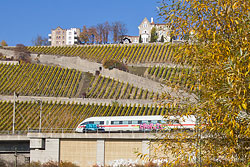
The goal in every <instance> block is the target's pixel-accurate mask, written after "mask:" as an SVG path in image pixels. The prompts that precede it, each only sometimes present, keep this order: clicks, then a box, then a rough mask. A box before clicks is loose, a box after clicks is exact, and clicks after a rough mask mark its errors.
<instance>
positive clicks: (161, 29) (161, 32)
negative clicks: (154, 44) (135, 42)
mask: <svg viewBox="0 0 250 167" xmlns="http://www.w3.org/2000/svg"><path fill="white" fill-rule="evenodd" d="M153 27H155V28H156V33H157V35H158V39H157V41H159V42H160V41H161V38H162V36H163V38H164V42H170V40H171V37H170V32H171V28H170V26H169V25H168V24H165V23H160V24H159V23H154V20H153V17H151V21H150V22H149V21H148V19H147V18H146V17H145V18H144V19H143V21H142V22H141V24H140V25H139V26H138V28H139V36H141V40H142V43H149V42H150V39H151V30H152V28H153Z"/></svg>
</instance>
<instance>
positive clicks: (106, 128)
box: [105, 120, 110, 132]
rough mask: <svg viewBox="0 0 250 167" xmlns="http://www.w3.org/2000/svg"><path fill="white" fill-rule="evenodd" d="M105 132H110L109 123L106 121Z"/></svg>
mask: <svg viewBox="0 0 250 167" xmlns="http://www.w3.org/2000/svg"><path fill="white" fill-rule="evenodd" d="M105 131H107V132H109V131H110V121H109V120H106V122H105Z"/></svg>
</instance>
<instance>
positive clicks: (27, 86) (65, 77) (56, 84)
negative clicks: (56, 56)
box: [0, 64, 84, 97]
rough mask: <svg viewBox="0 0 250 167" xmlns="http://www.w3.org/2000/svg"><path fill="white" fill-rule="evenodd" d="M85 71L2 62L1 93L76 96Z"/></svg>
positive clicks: (0, 71)
mask: <svg viewBox="0 0 250 167" xmlns="http://www.w3.org/2000/svg"><path fill="white" fill-rule="evenodd" d="M83 75H84V73H82V72H80V71H78V70H75V69H65V68H61V67H57V66H46V65H38V64H20V65H6V64H0V93H1V94H2V95H13V93H14V91H15V92H16V93H18V94H20V95H25V96H28V95H35V96H66V97H74V96H75V95H76V93H77V89H78V87H79V82H80V80H81V78H82V77H83Z"/></svg>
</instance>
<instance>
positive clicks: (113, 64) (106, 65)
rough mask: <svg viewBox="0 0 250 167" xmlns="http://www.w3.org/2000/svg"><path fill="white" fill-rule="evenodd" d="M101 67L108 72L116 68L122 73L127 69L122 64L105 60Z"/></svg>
mask: <svg viewBox="0 0 250 167" xmlns="http://www.w3.org/2000/svg"><path fill="white" fill-rule="evenodd" d="M103 67H104V68H108V69H110V70H112V69H113V68H116V69H119V70H122V71H128V67H127V66H126V65H125V64H123V63H122V62H119V61H117V60H105V61H104V62H103Z"/></svg>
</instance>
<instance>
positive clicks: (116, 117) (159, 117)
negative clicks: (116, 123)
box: [83, 115, 177, 122]
mask: <svg viewBox="0 0 250 167" xmlns="http://www.w3.org/2000/svg"><path fill="white" fill-rule="evenodd" d="M176 118H177V117H175V116H170V117H169V119H176ZM144 119H146V120H147V119H149V120H150V119H153V120H162V119H164V117H163V116H162V115H153V116H108V117H90V118H87V119H85V120H84V121H83V122H86V121H101V120H102V121H106V120H144Z"/></svg>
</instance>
